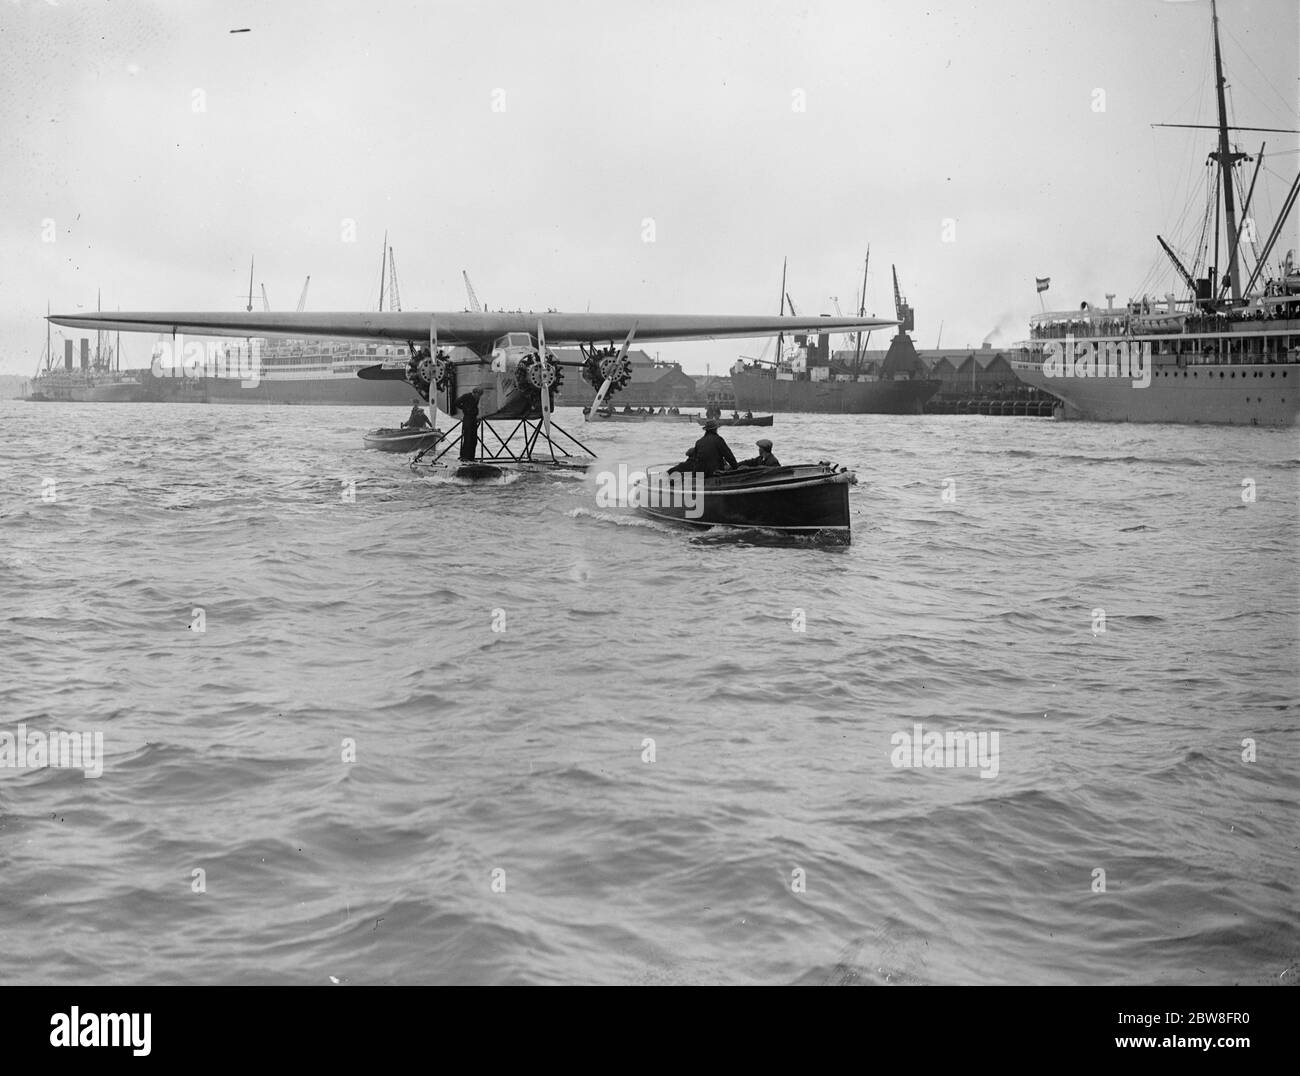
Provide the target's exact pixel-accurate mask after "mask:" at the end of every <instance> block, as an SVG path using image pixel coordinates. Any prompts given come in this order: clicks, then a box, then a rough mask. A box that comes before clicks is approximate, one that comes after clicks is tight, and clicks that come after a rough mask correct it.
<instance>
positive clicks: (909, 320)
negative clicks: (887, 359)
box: [889, 265, 916, 333]
mask: <svg viewBox="0 0 1300 1076" xmlns="http://www.w3.org/2000/svg"><path fill="white" fill-rule="evenodd" d="M889 268H890V271H891V272H892V273H893V274H894V316H895V317H897V318H898V322H899V324H898V331H899V332H901V333H907V332H911V331H912V330H913V329H914V328H916V318H915V315H914V314H913V312H912V307H911V306H910V305H909V303H908V301H907V299H906V297H904V295H903V293H902V292H900V291H899V290H898V267H897V266H895V265H891V266H890V267H889Z"/></svg>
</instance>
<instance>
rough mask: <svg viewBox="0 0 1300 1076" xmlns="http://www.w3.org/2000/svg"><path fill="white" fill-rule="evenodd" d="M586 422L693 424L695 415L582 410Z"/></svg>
mask: <svg viewBox="0 0 1300 1076" xmlns="http://www.w3.org/2000/svg"><path fill="white" fill-rule="evenodd" d="M582 410H583V414H584V415H586V418H587V421H588V422H694V421H696V417H697V416H695V415H625V414H623V413H622V412H620V411H615V412H613V413H612V414H606V413H602V412H600V411H597V412H596V413H595V414H594V415H593V414H591V413H590V412H589V411H588V409H587V408H585V407H584V408H583V409H582Z"/></svg>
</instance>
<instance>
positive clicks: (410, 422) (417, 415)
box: [402, 404, 429, 430]
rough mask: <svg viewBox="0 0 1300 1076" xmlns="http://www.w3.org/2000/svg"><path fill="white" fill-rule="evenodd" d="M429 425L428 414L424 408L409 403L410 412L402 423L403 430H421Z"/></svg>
mask: <svg viewBox="0 0 1300 1076" xmlns="http://www.w3.org/2000/svg"><path fill="white" fill-rule="evenodd" d="M428 425H429V416H428V415H426V414H425V413H424V408H423V407H421V406H420V405H419V404H412V405H411V414H410V416H409V417H408V418H407V420H406V421H405V422H403V423H402V429H404V430H423V429H424V428H425V427H427V426H428Z"/></svg>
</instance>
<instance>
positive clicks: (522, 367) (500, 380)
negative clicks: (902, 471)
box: [49, 311, 897, 479]
mask: <svg viewBox="0 0 1300 1076" xmlns="http://www.w3.org/2000/svg"><path fill="white" fill-rule="evenodd" d="M49 320H50V321H51V322H53V323H54V324H55V325H63V326H67V327H69V328H77V329H95V330H101V329H103V330H112V331H119V332H140V333H151V334H157V333H161V334H163V335H167V334H170V335H171V336H172V337H173V338H175V337H177V336H182V335H184V336H225V337H242V338H245V339H256V338H261V337H282V336H284V337H298V338H303V337H336V338H344V339H362V340H383V341H390V342H392V341H397V342H404V343H405V344H406V348H407V354H408V358H407V361H406V364H405V366H402V365H400V364H394V365H384V364H380V365H376V366H369V367H366V368H364V369H362V370H359V371H358V376H359V377H362V378H366V379H370V380H386V379H394V380H403V381H406V382H407V383H408V384H410V385H411V386H412V387H413V388H414V389H415V391H416V392H417V393H418V394H419V396H420V399H421V400H423V401H424V402H425V403H426V405H427V411H428V413H429V419H430V422H431V423H432V422H433V421H434V419H435V418H436V415H437V412H438V411H439V410H441V411H442V412H443V413H444V414H446V415H447V416H449V417H450V418H452V419H456V420H457V423H456V426H453V427H452V428H451V429H449V430H448V431H447V435H446V436H445V437H443V438H442V439H441V440H440V441H439V442H438V444H437V445H435V446H433V448H431V449H425V450H424V453H422V454H421V455H424V454H429V453H432V458H431V459H429V460H427V461H425V460H422V459H420V458H419V457H418V456H417V458H416V460H413V461H412V462H413V463H418V466H421V467H424V468H433V467H445V468H446V469H447V470H449V471H450V472H451V473H452V474H453V475H455V476H456V477H460V478H467V479H478V478H492V477H498V476H500V475H502V474H503V473H504V472H505V471H506V470H512V469H519V470H555V469H567V470H573V469H578V470H584V471H585V469H586V467H587V466H588V465H589V463H590V462H591V461H592V460H593V459H595V453H593V452H592V451H591V450H590V449H589V448H587V446H586V445H584V444H582V442H581V441H579V440H578V438H577V437H575V436H574V435H573V434H571V433H569V432H568V431H567V430H565V429H563V428H562V427H561V426H560V425H559V424H558V423H556V422H555V420H554V418H553V413H554V411H555V401H556V397H557V396H558V395H559V394H560V392H561V391H562V387H563V383H564V377H565V373H566V367H577V368H579V371H580V376H581V378H582V379H583V380H584V381H586V382H587V383H588V384H589V385H591V386H592V387H593V388H595V389H596V390H597V392H596V398H595V402H594V403H593V409H594V408H596V407H599V406H600V405H601V404H602V403H603V402H604V401H605V399H606V398H607V397H608V396H609V395H610V394H611V393H613V392H617V391H618V390H619V389H621V388H623V387H624V386H625V385H626V384H627V382H628V381H629V380H630V378H631V376H632V367H631V362H630V360H629V359H628V350H629V348H631V346H632V343H633V341H639V342H649V341H656V342H667V341H681V340H716V339H723V338H729V337H731V338H754V337H761V336H778V335H781V334H783V333H790V332H817V333H821V332H843V331H853V330H866V329H877V328H882V327H886V326H890V325H895V324H897V322H895V321H890V320H883V319H879V318H871V317H829V316H819V317H781V316H778V317H772V316H770V315H769V316H751V315H725V314H724V315H714V314H592V313H584V314H566V313H559V312H555V311H548V312H546V313H542V314H536V313H531V312H530V313H525V312H522V311H515V312H502V311H498V312H490V311H426V312H416V311H409V312H408V311H379V312H376V311H370V312H361V313H301V312H300V313H287V312H271V311H260V312H252V311H249V312H221V313H215V312H214V313H203V312H193V311H191V312H182V313H173V312H146V313H129V312H119V311H114V312H109V313H100V312H96V313H95V314H94V315H93V316H91V315H87V314H52V315H50V316H49ZM575 345H576V347H577V348H578V351H579V354H580V355H581V359H575V360H561V359H559V358H557V356H556V355H555V353H554V352H553V351H552V350H551V348H552V347H555V346H565V347H570V348H572V347H574V346H575ZM467 397H473V398H474V401H475V402H476V403H477V407H475V408H474V411H475V412H476V416H475V417H476V421H475V422H474V425H475V426H476V427H477V429H475V430H474V431H473V433H472V434H471V433H470V431H468V430H465V431H462V435H461V437H456V436H454V434H455V433H456V431H457V428H458V427H460V426H461V425H462V424H463V423H464V420H465V408H467V407H472V406H473V404H472V403H471V401H470V400H469V399H467ZM467 436H468V437H470V439H471V443H472V444H473V454H472V457H471V458H467V459H462V458H460V456H459V455H457V456H456V457H453V459H452V460H451V461H449V462H448V463H446V464H444V463H443V462H442V461H443V459H444V457H446V456H448V455H449V454H450V453H451V451H452V449H454V448H456V447H457V446H458V445H461V444H462V443H463V438H465V437H467Z"/></svg>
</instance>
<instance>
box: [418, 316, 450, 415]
mask: <svg viewBox="0 0 1300 1076" xmlns="http://www.w3.org/2000/svg"><path fill="white" fill-rule="evenodd" d="M429 354H430V355H432V356H434V361H435V362H436V361H437V354H438V319H437V318H430V319H429ZM449 402H450V401H449ZM452 406H455V405H454V404H453V405H452ZM424 411H425V414H426V415H428V417H429V428H430V429H437V427H438V403H437V396H436V395H435V390H434V387H433V377H432V376H430V378H429V406H428V407H426V408H425V409H424ZM448 414H450V412H448Z"/></svg>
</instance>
